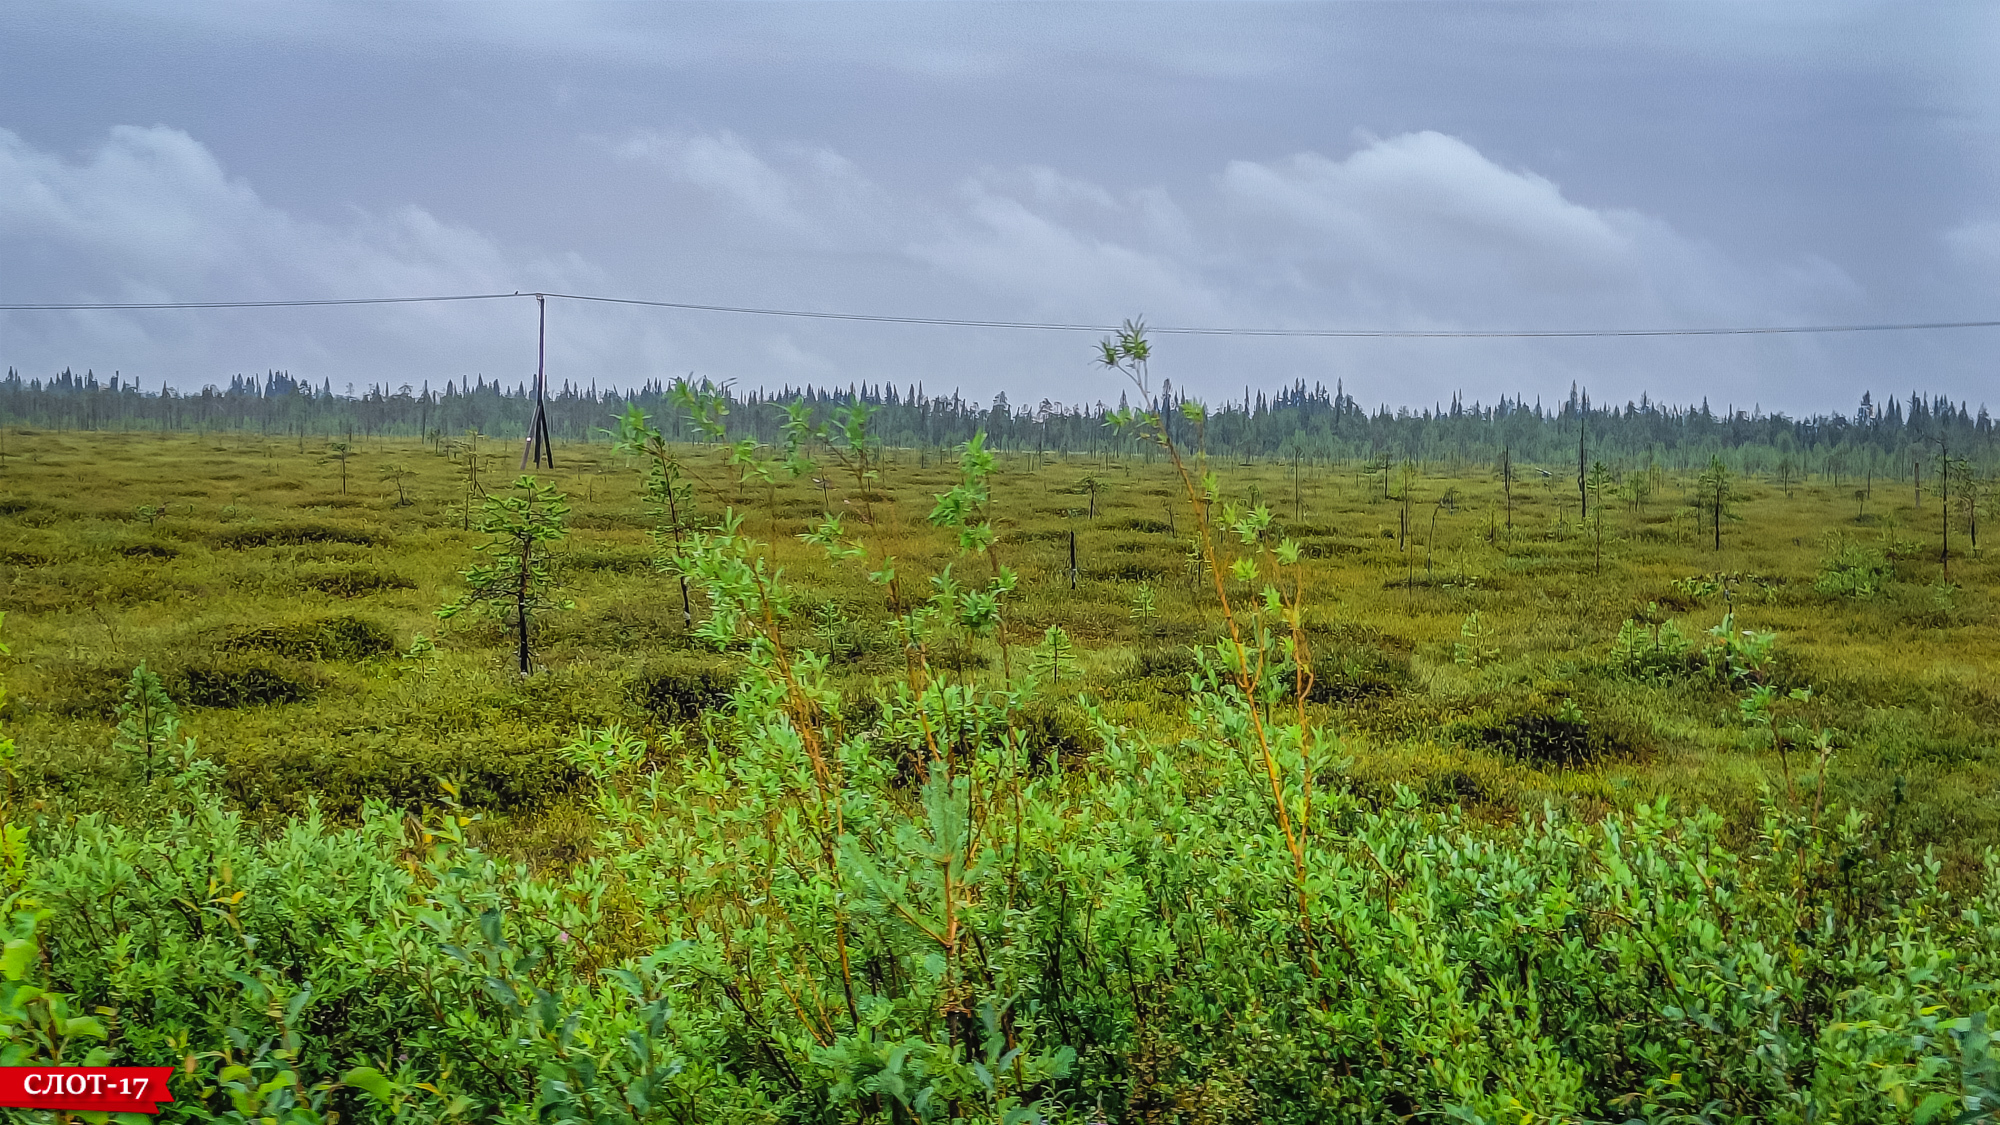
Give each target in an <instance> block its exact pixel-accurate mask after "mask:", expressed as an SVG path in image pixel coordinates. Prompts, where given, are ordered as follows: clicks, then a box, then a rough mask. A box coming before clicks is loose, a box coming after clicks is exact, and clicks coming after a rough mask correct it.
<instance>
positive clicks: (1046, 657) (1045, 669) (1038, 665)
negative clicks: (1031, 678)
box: [1033, 625, 1076, 684]
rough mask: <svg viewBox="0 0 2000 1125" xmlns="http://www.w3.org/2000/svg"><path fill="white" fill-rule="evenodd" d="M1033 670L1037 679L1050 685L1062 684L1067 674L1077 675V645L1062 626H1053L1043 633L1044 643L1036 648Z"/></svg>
mask: <svg viewBox="0 0 2000 1125" xmlns="http://www.w3.org/2000/svg"><path fill="white" fill-rule="evenodd" d="M1033 669H1034V673H1035V677H1036V678H1037V679H1042V680H1047V681H1048V682H1049V683H1050V684H1060V683H1062V679H1063V676H1064V675H1065V674H1067V675H1069V676H1071V677H1074V676H1075V675H1076V644H1075V643H1074V642H1072V641H1071V640H1070V639H1069V634H1068V633H1067V632H1065V631H1064V630H1063V627H1062V626H1060V625H1051V626H1049V627H1048V629H1047V630H1046V631H1045V632H1043V633H1042V643H1041V644H1039V645H1036V646H1035V655H1034V660H1033Z"/></svg>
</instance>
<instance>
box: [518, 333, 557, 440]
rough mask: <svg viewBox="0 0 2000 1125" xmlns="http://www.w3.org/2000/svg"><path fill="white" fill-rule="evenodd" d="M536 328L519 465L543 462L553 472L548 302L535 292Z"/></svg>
mask: <svg viewBox="0 0 2000 1125" xmlns="http://www.w3.org/2000/svg"><path fill="white" fill-rule="evenodd" d="M535 312H536V320H537V322H538V323H537V330H536V339H535V413H534V416H533V417H532V418H530V419H529V420H528V440H527V443H526V444H525V445H524V446H523V447H522V449H521V468H522V469H523V470H526V469H527V468H528V466H529V463H530V462H533V464H534V465H535V467H537V468H539V467H541V465H542V464H543V462H544V461H546V462H547V464H548V466H549V469H550V470H551V471H553V470H554V469H555V467H556V453H555V449H554V444H553V443H552V442H551V441H550V440H549V416H548V403H547V398H546V396H545V394H544V388H546V387H547V386H548V371H547V363H548V354H549V303H548V298H547V297H546V296H545V295H543V294H541V293H537V294H535Z"/></svg>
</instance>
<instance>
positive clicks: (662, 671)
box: [625, 659, 741, 723]
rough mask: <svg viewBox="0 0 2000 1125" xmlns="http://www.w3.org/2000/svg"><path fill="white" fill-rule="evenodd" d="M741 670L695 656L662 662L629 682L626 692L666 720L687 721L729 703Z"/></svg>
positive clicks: (639, 703) (633, 699)
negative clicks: (696, 659)
mask: <svg viewBox="0 0 2000 1125" xmlns="http://www.w3.org/2000/svg"><path fill="white" fill-rule="evenodd" d="M740 675H741V671H740V669H737V668H734V667H732V666H729V665H724V664H715V663H703V662H698V661H695V660H693V659H687V660H678V661H673V662H660V663H655V664H652V665H649V666H648V667H646V668H643V669H641V670H640V671H639V673H638V674H637V675H635V676H633V677H632V678H631V679H630V680H628V681H627V682H626V685H625V694H626V697H627V698H628V699H630V700H631V701H632V702H633V703H634V704H636V705H637V706H638V707H639V708H640V709H641V710H643V711H645V712H646V713H647V714H648V715H651V716H652V717H653V718H654V719H657V720H659V721H660V722H664V723H677V722H686V721H689V720H692V719H697V718H700V717H701V716H702V715H704V714H707V713H708V712H710V711H718V710H721V709H723V708H725V707H727V706H728V705H729V702H730V700H731V698H732V697H733V696H734V695H735V692H736V682H737V679H738V678H739V677H740Z"/></svg>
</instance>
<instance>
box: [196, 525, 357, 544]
mask: <svg viewBox="0 0 2000 1125" xmlns="http://www.w3.org/2000/svg"><path fill="white" fill-rule="evenodd" d="M214 542H215V544H216V545H217V546H219V547H233V548H236V549H239V550H244V549H248V548H251V547H298V546H303V545H305V544H308V543H348V544H352V545H354V546H358V547H372V546H375V545H377V544H379V543H381V542H382V537H381V536H379V535H377V534H375V533H374V532H371V531H367V530H364V529H362V528H358V527H348V526H344V525H341V524H331V523H291V524H253V525H251V526H249V527H237V528H231V529H229V530H227V531H221V532H217V533H216V535H215V537H214Z"/></svg>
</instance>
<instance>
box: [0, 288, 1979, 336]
mask: <svg viewBox="0 0 2000 1125" xmlns="http://www.w3.org/2000/svg"><path fill="white" fill-rule="evenodd" d="M510 297H553V298H556V299H558V300H564V301H587V302H590V303H593V304H605V305H632V306H638V307H641V308H655V309H679V310H682V311H685V312H711V313H731V314H734V315H738V316H776V317H789V318H792V319H801V320H837V321H849V322H858V323H863V324H912V325H928V326H932V327H939V328H994V329H1009V330H1014V331H1030V332H1099V333H1101V332H1116V331H1117V330H1118V327H1119V326H1117V325H1111V324H1066V323H1062V322H1056V321H1032V320H972V319H965V318H958V317H937V316H891V315H886V314H877V313H847V312H823V311H816V310H810V309H777V308H760V307H757V306H751V305H707V304H697V303H694V302H690V301H652V300H644V299H641V298H637V297H606V296H601V295H597V294H589V293H549V292H543V293H523V292H518V291H517V292H513V293H455V294H446V295H439V296H423V297H344V298H326V299H318V300H298V301H148V302H123V303H82V302H76V303H53V302H51V303H44V304H0V312H85V311H120V310H132V311H138V310H165V309H268V308H306V307H314V306H330V305H414V304H430V303H437V302H444V301H493V300H504V299H506V298H510ZM1959 328H2000V320H1933V321H1910V322H1901V323H1883V324H1800V325H1759V326H1751V327H1721V328H1494V329H1482V328H1471V329H1443V328H1440V329H1430V328H1237V327H1227V328H1208V327H1199V326H1188V325H1172V324H1158V325H1148V326H1147V331H1149V332H1152V333H1155V334H1157V335H1162V336H1248V337H1267V338H1294V339H1335V340H1369V339H1381V340H1549V339H1558V340H1559V339H1583V338H1590V337H1609V338H1619V337H1640V336H1796V335H1817V334H1828V333H1841V332H1922V331H1936V330H1942V329H1959Z"/></svg>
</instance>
